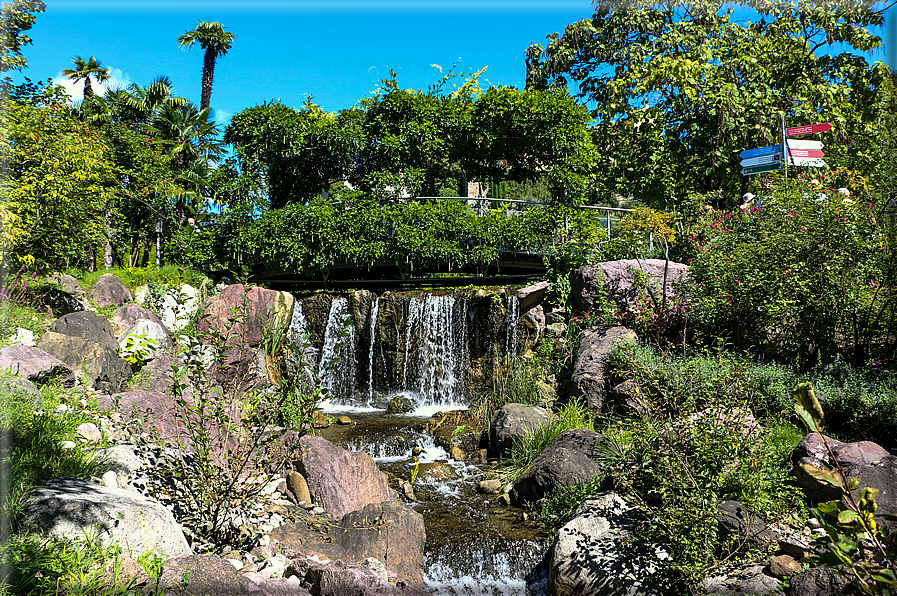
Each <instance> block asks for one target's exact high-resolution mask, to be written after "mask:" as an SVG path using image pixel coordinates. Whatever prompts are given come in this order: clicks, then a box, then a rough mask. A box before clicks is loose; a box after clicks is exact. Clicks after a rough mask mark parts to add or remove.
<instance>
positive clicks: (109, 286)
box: [87, 273, 133, 307]
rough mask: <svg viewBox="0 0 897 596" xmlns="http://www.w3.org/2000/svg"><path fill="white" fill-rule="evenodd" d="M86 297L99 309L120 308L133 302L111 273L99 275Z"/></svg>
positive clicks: (122, 285)
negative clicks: (106, 307)
mask: <svg viewBox="0 0 897 596" xmlns="http://www.w3.org/2000/svg"><path fill="white" fill-rule="evenodd" d="M87 297H88V298H89V299H90V300H91V301H92V302H93V303H94V304H96V305H97V306H100V307H103V306H121V305H122V304H124V303H125V302H130V301H131V300H133V297H132V296H131V292H130V291H129V290H128V288H126V287H125V284H123V283H121V280H120V279H118V277H117V276H115V275H113V274H112V273H106V274H104V275H101V276H100V277H99V278H98V279H97V280H96V282H94V284H93V287H91V288H90V291H88V292H87Z"/></svg>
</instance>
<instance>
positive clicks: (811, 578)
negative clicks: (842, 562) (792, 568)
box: [788, 567, 863, 596]
mask: <svg viewBox="0 0 897 596" xmlns="http://www.w3.org/2000/svg"><path fill="white" fill-rule="evenodd" d="M788 583H789V584H790V585H791V588H790V589H789V590H788V595H789V596H860V594H863V591H862V590H861V589H860V588H859V587H858V586H857V585H856V584H855V583H853V582H852V581H850V578H849V577H847V576H845V575H842V574H841V573H839V570H838V569H832V568H831V567H812V568H810V569H807V570H806V571H804V572H803V573H799V574H797V575H795V576H793V577H792V578H791V579H790V580H789V581H788Z"/></svg>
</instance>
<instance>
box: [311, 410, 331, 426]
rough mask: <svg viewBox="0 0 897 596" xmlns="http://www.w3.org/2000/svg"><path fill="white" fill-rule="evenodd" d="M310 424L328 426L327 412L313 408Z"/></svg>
mask: <svg viewBox="0 0 897 596" xmlns="http://www.w3.org/2000/svg"><path fill="white" fill-rule="evenodd" d="M311 425H312V428H329V427H330V418H328V417H327V414H325V413H324V412H322V411H321V410H315V413H314V414H312V422H311Z"/></svg>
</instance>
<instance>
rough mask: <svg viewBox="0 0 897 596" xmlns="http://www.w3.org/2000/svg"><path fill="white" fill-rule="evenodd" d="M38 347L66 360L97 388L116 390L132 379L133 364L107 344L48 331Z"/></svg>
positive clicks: (90, 385) (77, 372)
mask: <svg viewBox="0 0 897 596" xmlns="http://www.w3.org/2000/svg"><path fill="white" fill-rule="evenodd" d="M37 347H38V348H40V349H41V350H44V351H45V352H47V353H49V354H52V355H53V356H55V357H56V358H59V359H60V360H62V361H63V362H65V363H66V364H67V365H69V366H70V367H71V368H72V370H74V371H75V373H76V374H78V375H80V376H81V377H82V378H84V380H85V381H86V383H87V385H88V386H89V387H93V388H94V389H99V390H101V391H105V392H107V393H115V392H118V391H121V390H122V389H123V388H124V387H125V386H126V385H127V384H128V382H129V381H130V380H131V375H132V373H131V365H130V364H128V363H127V362H125V361H124V360H122V359H121V358H119V357H118V354H117V353H116V352H115V350H111V349H109V348H108V347H107V346H105V345H101V344H98V343H95V342H92V341H88V340H86V339H82V338H80V337H74V336H71V335H62V334H61V333H53V332H52V331H48V332H46V333H44V336H43V337H41V339H40V342H38V344H37Z"/></svg>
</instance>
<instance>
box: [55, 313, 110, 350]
mask: <svg viewBox="0 0 897 596" xmlns="http://www.w3.org/2000/svg"><path fill="white" fill-rule="evenodd" d="M51 330H52V331H54V332H56V333H61V334H62V335H70V336H72V337H80V338H81V339H86V340H87V341H92V342H94V343H98V344H100V345H103V346H106V347H107V348H109V349H111V350H117V349H118V340H117V339H115V334H113V333H112V326H111V325H110V324H109V320H108V319H106V318H105V317H98V316H97V315H96V314H95V313H92V312H90V311H89V310H85V311H82V312H73V313H71V314H67V315H65V316H62V317H59V318H58V319H56V320H55V321H54V322H53V326H52V327H51Z"/></svg>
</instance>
